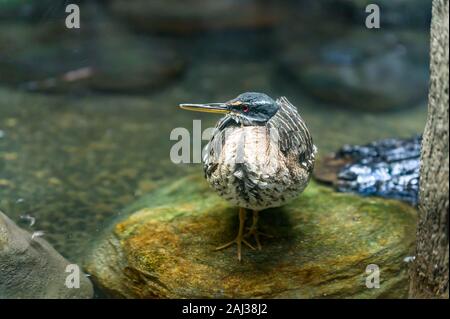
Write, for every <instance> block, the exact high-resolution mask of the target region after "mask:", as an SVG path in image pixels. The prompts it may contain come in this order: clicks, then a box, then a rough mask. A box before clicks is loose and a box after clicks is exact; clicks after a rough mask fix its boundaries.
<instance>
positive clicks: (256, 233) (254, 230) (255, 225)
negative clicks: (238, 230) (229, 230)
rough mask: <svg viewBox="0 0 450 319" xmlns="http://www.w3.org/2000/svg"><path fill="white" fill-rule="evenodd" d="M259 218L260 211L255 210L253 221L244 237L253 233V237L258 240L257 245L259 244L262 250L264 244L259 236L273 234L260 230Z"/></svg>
mask: <svg viewBox="0 0 450 319" xmlns="http://www.w3.org/2000/svg"><path fill="white" fill-rule="evenodd" d="M258 219H259V212H258V211H257V210H254V211H253V223H252V225H251V226H250V228H249V230H248V232H247V233H246V234H245V236H244V237H248V236H252V235H253V238H255V241H256V245H257V246H258V250H261V249H262V246H261V242H260V241H259V236H266V237H272V236H271V235H268V234H264V233H262V232H260V231H258Z"/></svg>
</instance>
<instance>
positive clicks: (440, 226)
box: [410, 0, 449, 298]
mask: <svg viewBox="0 0 450 319" xmlns="http://www.w3.org/2000/svg"><path fill="white" fill-rule="evenodd" d="M448 10H449V4H448V0H434V1H433V11H432V22H431V45H430V57H431V61H430V68H431V70H430V71H431V74H430V91H429V101H428V118H427V123H426V126H425V131H424V135H423V141H422V154H421V169H420V189H419V221H418V226H417V247H416V258H415V261H414V263H413V266H412V269H411V286H410V297H411V298H448V297H449V292H448V280H449V278H448V274H449V268H448V255H449V244H448V237H449V224H448V223H449V219H448V214H449V211H448V208H449V207H448V202H449V160H448V157H449V154H448V152H449V148H448V142H449V140H448V138H449V136H448V129H449V127H448V125H449V123H448V107H449V105H448V103H449V99H448V81H449V69H448V68H449V63H448V50H449V41H448V33H449V31H448V28H449V22H448V18H449V15H448V13H449V11H448Z"/></svg>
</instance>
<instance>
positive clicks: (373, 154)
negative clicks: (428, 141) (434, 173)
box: [314, 137, 421, 205]
mask: <svg viewBox="0 0 450 319" xmlns="http://www.w3.org/2000/svg"><path fill="white" fill-rule="evenodd" d="M420 143H421V138H420V137H414V138H412V139H384V140H380V141H377V142H373V143H370V144H367V145H363V146H359V145H346V146H344V147H342V148H341V149H340V150H339V151H338V152H336V154H332V155H330V156H327V157H325V159H323V160H321V161H320V162H319V165H318V166H317V168H316V172H315V173H314V174H315V175H314V176H315V178H316V179H318V180H320V181H323V182H328V183H332V184H334V185H335V186H336V188H337V189H338V190H339V191H341V192H356V193H359V194H361V195H364V196H367V195H374V196H382V197H386V198H395V199H400V200H403V201H407V202H409V203H411V204H414V205H416V204H417V202H418V186H419V185H418V184H419V162H420Z"/></svg>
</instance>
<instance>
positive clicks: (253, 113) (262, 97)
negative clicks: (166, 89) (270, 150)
mask: <svg viewBox="0 0 450 319" xmlns="http://www.w3.org/2000/svg"><path fill="white" fill-rule="evenodd" d="M180 107H181V108H182V109H184V110H189V111H198V112H209V113H220V114H226V116H227V117H228V118H229V120H234V121H235V122H236V123H241V124H243V125H264V124H265V123H266V122H267V121H268V120H270V119H271V118H272V116H274V115H275V114H276V113H277V111H278V109H279V106H278V104H277V102H276V101H274V100H273V99H272V98H271V97H269V96H268V95H266V94H264V93H257V92H246V93H242V94H240V95H239V96H238V97H236V98H234V99H232V100H230V101H228V102H224V103H205V104H180Z"/></svg>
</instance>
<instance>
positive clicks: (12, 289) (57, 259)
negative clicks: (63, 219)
mask: <svg viewBox="0 0 450 319" xmlns="http://www.w3.org/2000/svg"><path fill="white" fill-rule="evenodd" d="M69 264H70V262H69V261H67V260H66V259H64V257H62V256H61V255H60V254H59V253H58V252H57V251H56V250H54V249H53V248H52V247H51V246H50V244H49V243H47V241H45V240H44V239H42V238H39V237H36V238H34V239H32V238H31V235H30V233H28V232H27V231H25V230H22V229H21V228H19V227H18V226H17V225H16V224H15V223H14V222H13V221H12V220H10V219H9V218H8V217H7V216H6V215H5V214H3V213H2V212H0V299H9V298H33V299H35V298H51V299H53V298H80V299H81V298H83V299H84V298H92V297H93V295H94V292H93V287H92V284H91V282H90V281H89V279H87V278H86V277H85V275H84V274H83V273H80V288H72V289H69V288H67V287H66V285H65V283H66V277H67V276H68V275H69V274H70V273H68V272H66V267H67V265H69Z"/></svg>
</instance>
